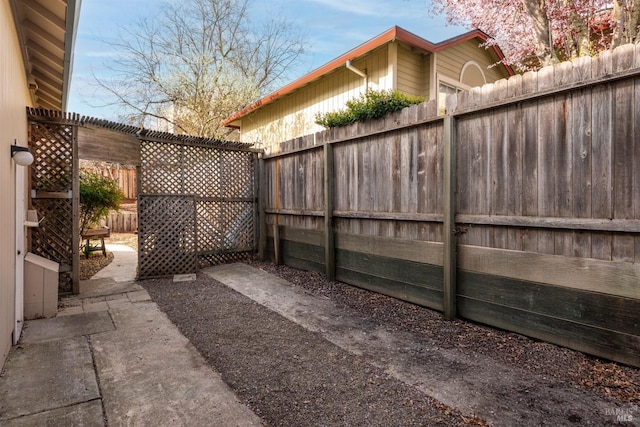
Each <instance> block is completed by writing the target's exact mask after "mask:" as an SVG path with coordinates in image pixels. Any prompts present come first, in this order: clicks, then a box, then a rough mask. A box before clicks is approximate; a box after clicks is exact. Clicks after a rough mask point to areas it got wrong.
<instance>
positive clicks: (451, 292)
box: [442, 116, 457, 319]
mask: <svg viewBox="0 0 640 427" xmlns="http://www.w3.org/2000/svg"><path fill="white" fill-rule="evenodd" d="M443 136H444V153H443V154H444V158H443V163H444V165H443V171H444V177H443V187H444V188H443V195H444V199H443V200H444V223H443V230H442V235H443V239H444V242H443V243H444V271H443V274H444V281H443V282H444V296H443V299H442V304H443V312H444V317H446V318H447V319H455V318H456V315H457V307H456V250H457V243H456V240H457V238H456V234H455V216H456V135H455V118H454V117H452V116H446V117H445V118H444V135H443Z"/></svg>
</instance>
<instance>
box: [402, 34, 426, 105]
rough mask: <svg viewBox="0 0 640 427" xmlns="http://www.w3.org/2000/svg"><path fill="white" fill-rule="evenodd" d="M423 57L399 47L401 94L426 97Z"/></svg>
mask: <svg viewBox="0 0 640 427" xmlns="http://www.w3.org/2000/svg"><path fill="white" fill-rule="evenodd" d="M422 57H423V55H422V54H420V53H416V52H413V51H412V50H410V49H408V48H406V47H403V46H399V47H398V87H397V89H398V90H399V91H400V92H404V93H407V94H409V95H420V96H423V95H424V90H423V79H424V70H423V67H424V65H423V64H424V61H423V60H422Z"/></svg>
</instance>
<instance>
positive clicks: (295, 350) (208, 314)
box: [141, 263, 640, 426]
mask: <svg viewBox="0 0 640 427" xmlns="http://www.w3.org/2000/svg"><path fill="white" fill-rule="evenodd" d="M255 265H256V266H259V267H261V268H262V269H264V270H267V271H270V272H271V273H273V274H277V275H279V276H281V277H284V278H285V279H287V280H289V281H290V282H292V283H294V284H296V285H298V286H300V287H303V288H305V289H306V290H307V291H309V292H311V293H313V294H315V295H317V296H322V297H324V298H327V299H330V300H331V301H334V302H335V303H336V304H340V305H343V306H344V307H348V308H349V309H350V310H354V311H355V312H360V313H361V314H362V315H363V316H367V317H368V318H369V319H371V321H373V322H376V323H378V324H380V325H385V327H387V328H390V329H392V330H397V331H398V332H399V333H401V332H402V333H404V332H407V333H418V334H422V335H423V336H424V337H425V339H436V340H438V342H439V343H441V345H442V346H443V347H444V348H450V349H463V350H465V351H468V352H470V353H473V354H475V352H477V353H478V354H482V355H483V356H489V357H491V358H492V359H493V360H496V361H497V362H499V363H505V364H508V365H512V366H518V367H519V368H522V369H524V370H525V371H526V372H528V373H531V374H532V375H539V376H548V377H550V378H553V379H554V381H558V382H559V383H566V384H568V385H569V386H570V387H574V388H575V389H576V392H578V393H596V394H598V395H600V396H602V398H603V399H606V400H607V401H609V402H611V405H612V406H611V407H612V408H615V407H616V403H623V402H627V403H628V402H631V403H640V399H639V396H640V393H639V390H640V374H639V370H637V369H633V368H629V367H623V366H619V365H616V364H613V363H606V362H603V361H599V360H597V359H593V358H589V357H587V356H584V355H582V354H581V353H577V352H573V351H570V350H567V349H563V348H560V347H556V346H553V345H550V344H546V343H541V342H538V341H534V340H530V339H527V338H525V337H522V336H519V335H516V334H511V333H507V332H504V331H498V330H494V329H491V328H487V327H483V326H479V325H475V324H472V323H469V322H465V321H462V320H459V321H454V322H449V321H445V320H443V319H442V316H441V315H440V314H439V313H436V312H433V311H431V310H428V309H424V308H420V307H417V306H415V305H412V304H408V303H404V302H401V301H398V300H395V299H392V298H388V297H385V296H382V295H379V294H374V293H371V292H368V291H364V290H361V289H358V288H354V287H351V286H348V285H344V284H342V283H339V282H327V281H326V280H324V278H323V277H322V276H321V275H318V274H315V273H309V272H301V271H298V270H295V269H291V268H287V267H274V266H272V265H270V264H264V263H260V264H255ZM141 284H142V285H143V286H144V287H145V288H147V290H148V291H149V293H150V294H151V296H152V298H153V300H154V301H155V302H156V303H157V304H158V305H159V306H160V307H161V309H162V310H163V311H165V312H166V313H167V315H168V316H169V318H170V319H171V320H172V321H173V322H174V323H175V324H176V325H177V326H178V327H179V328H180V329H181V331H182V332H183V333H184V334H185V336H187V338H189V340H190V341H191V342H192V343H193V344H194V345H195V346H196V348H197V349H198V350H199V351H200V353H201V354H202V355H203V356H204V357H205V359H206V360H207V361H208V363H210V364H211V365H212V367H213V368H214V369H216V370H217V371H219V372H220V373H221V375H222V377H223V379H224V381H225V382H226V383H227V384H229V385H230V386H231V387H232V388H233V389H234V390H235V391H236V392H237V393H238V395H239V396H240V397H241V398H243V399H244V400H245V401H246V402H247V403H248V405H249V406H250V407H251V408H252V409H253V410H254V411H255V412H256V413H257V414H258V415H259V416H261V417H262V418H263V420H264V423H265V425H270V426H307V425H314V426H315V425H318V426H346V425H349V426H389V425H406V426H417V425H420V426H426V425H469V424H471V425H483V421H482V420H480V419H478V418H471V417H464V416H463V415H462V414H461V413H460V412H459V411H457V410H455V409H452V408H449V407H447V406H445V405H443V404H441V403H439V402H438V401H436V400H434V399H432V398H430V397H428V396H426V395H425V394H423V393H421V392H420V391H419V390H417V389H416V388H413V387H411V386H409V385H407V384H405V383H404V382H401V381H399V380H398V379H396V378H394V377H392V376H390V375H388V374H387V373H385V372H384V371H383V370H382V369H380V368H376V367H375V366H373V365H371V364H370V363H369V362H368V361H367V359H366V358H364V357H361V356H357V355H354V354H352V353H350V352H347V351H345V350H343V349H342V348H340V347H338V346H336V345H334V344H331V343H330V342H329V341H327V340H325V339H324V338H323V337H322V336H320V335H319V334H317V333H313V332H310V331H309V330H307V329H304V328H303V327H301V326H299V325H297V324H296V323H293V322H291V321H289V320H286V319H285V318H283V317H281V316H280V315H278V314H276V313H275V312H273V311H271V310H269V309H267V308H265V307H263V306H262V305H260V304H258V303H256V302H254V301H253V300H251V299H249V298H247V297H245V296H242V295H240V294H238V293H236V292H235V291H233V290H231V289H229V288H227V287H226V286H224V285H222V284H220V283H218V282H216V281H215V280H213V279H210V278H208V277H206V276H204V275H199V276H198V279H197V280H196V281H195V282H186V283H172V282H171V281H170V280H168V279H162V280H148V281H143V282H141ZM636 415H637V416H638V417H640V413H637V414H636ZM611 420H612V421H613V420H615V417H613V418H611ZM584 421H588V420H584V419H582V418H581V417H580V415H579V413H576V414H575V415H572V417H570V418H568V419H566V422H567V423H568V424H572V423H576V424H581V423H582V422H584Z"/></svg>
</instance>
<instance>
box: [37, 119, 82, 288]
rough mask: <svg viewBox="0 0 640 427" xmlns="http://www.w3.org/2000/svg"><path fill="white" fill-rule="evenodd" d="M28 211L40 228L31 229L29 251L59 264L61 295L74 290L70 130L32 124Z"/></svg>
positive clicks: (55, 125) (71, 136) (66, 125)
mask: <svg viewBox="0 0 640 427" xmlns="http://www.w3.org/2000/svg"><path fill="white" fill-rule="evenodd" d="M29 132H30V133H29V148H30V150H31V152H32V153H33V156H34V162H33V164H32V165H31V180H30V181H31V186H30V188H31V197H32V199H31V208H32V209H35V210H36V211H37V212H38V215H39V217H40V219H41V222H40V227H36V228H30V232H31V233H30V249H29V250H30V251H31V252H33V253H36V254H38V255H40V256H42V257H44V258H47V259H50V260H52V261H55V262H58V263H60V276H59V281H58V287H59V291H60V292H61V293H66V292H71V291H72V290H73V281H72V273H71V272H72V265H73V236H74V227H73V203H72V198H71V190H72V185H73V170H72V169H73V126H72V125H69V124H53V123H39V122H31V125H30V127H29Z"/></svg>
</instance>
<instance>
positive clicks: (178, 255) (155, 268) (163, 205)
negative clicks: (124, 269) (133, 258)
mask: <svg viewBox="0 0 640 427" xmlns="http://www.w3.org/2000/svg"><path fill="white" fill-rule="evenodd" d="M138 203H139V206H138V209H139V212H140V226H139V229H138V236H139V241H140V246H139V248H138V276H139V277H141V278H142V277H145V278H146V277H159V276H167V275H172V274H187V273H195V272H196V217H195V208H196V198H195V196H187V195H185V196H182V195H148V194H143V195H140V196H139V197H138Z"/></svg>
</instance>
